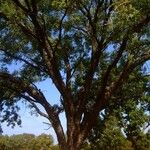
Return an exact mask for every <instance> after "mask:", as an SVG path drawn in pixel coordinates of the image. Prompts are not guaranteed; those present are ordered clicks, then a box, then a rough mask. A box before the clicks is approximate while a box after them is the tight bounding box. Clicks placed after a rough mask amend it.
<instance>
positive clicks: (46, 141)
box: [0, 134, 57, 150]
mask: <svg viewBox="0 0 150 150" xmlns="http://www.w3.org/2000/svg"><path fill="white" fill-rule="evenodd" d="M56 148H57V145H54V143H53V139H52V137H51V136H49V135H46V134H41V135H39V136H35V135H33V134H19V135H12V136H0V150H9V149H12V150H20V149H22V150H56Z"/></svg>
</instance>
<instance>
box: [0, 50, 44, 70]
mask: <svg viewBox="0 0 150 150" xmlns="http://www.w3.org/2000/svg"><path fill="white" fill-rule="evenodd" d="M0 51H3V52H4V53H5V54H6V55H7V56H9V57H11V58H13V59H16V60H18V61H22V62H24V63H25V64H27V65H29V66H31V67H32V68H34V69H37V70H41V71H45V69H44V70H43V68H41V67H39V65H38V66H36V65H34V64H33V63H32V62H29V61H27V60H26V59H23V58H21V57H19V56H14V55H12V54H11V53H10V52H8V51H7V50H4V49H1V48H0Z"/></svg>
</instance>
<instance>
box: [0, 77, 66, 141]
mask: <svg viewBox="0 0 150 150" xmlns="http://www.w3.org/2000/svg"><path fill="white" fill-rule="evenodd" d="M37 86H38V87H39V88H40V89H41V90H42V91H43V93H44V95H45V97H46V98H47V99H48V100H49V101H50V103H51V104H52V105H53V104H58V103H59V98H60V94H59V92H58V91H57V89H56V88H55V86H54V84H53V83H52V82H51V80H49V79H47V80H45V81H44V82H41V83H37ZM18 105H19V106H20V107H21V109H20V111H19V114H20V116H21V119H22V127H18V126H15V127H14V128H11V127H7V125H6V123H4V124H2V128H3V135H5V134H7V135H13V134H22V133H33V134H35V135H39V134H41V133H46V134H51V135H52V136H53V137H54V141H55V142H56V135H55V132H54V130H53V128H52V127H51V128H49V126H48V125H47V124H45V123H43V122H47V123H49V122H48V120H47V119H45V118H43V117H41V116H38V117H37V116H35V115H31V113H30V109H29V108H27V107H26V106H25V104H24V103H22V102H19V103H18ZM60 118H61V121H62V125H63V127H64V129H65V130H66V123H65V122H66V121H65V116H64V114H62V115H61V117H60ZM48 128H49V129H48ZM47 129H48V130H47Z"/></svg>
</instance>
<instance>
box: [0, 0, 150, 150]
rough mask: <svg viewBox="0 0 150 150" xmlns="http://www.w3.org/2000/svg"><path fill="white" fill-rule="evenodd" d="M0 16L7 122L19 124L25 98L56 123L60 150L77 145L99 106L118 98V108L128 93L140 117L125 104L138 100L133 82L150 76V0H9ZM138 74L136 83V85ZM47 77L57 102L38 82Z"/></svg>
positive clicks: (1, 94)
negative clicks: (64, 123)
mask: <svg viewBox="0 0 150 150" xmlns="http://www.w3.org/2000/svg"><path fill="white" fill-rule="evenodd" d="M0 21H1V23H0V110H1V111H2V115H1V121H2V122H4V121H7V122H8V125H12V126H14V125H15V124H16V123H17V124H18V125H20V123H21V120H20V117H19V116H18V114H17V110H18V109H19V108H18V106H17V102H18V101H19V100H24V101H27V102H28V103H30V105H31V106H32V107H33V108H34V109H35V110H36V111H37V113H39V114H40V115H41V116H43V117H46V118H47V119H48V120H49V121H50V122H51V124H52V127H53V128H54V130H55V132H56V135H57V138H58V142H59V145H60V148H61V149H62V150H78V149H80V148H81V145H82V143H83V142H84V140H85V139H86V138H87V137H88V135H89V133H90V131H91V129H92V128H93V126H94V124H95V123H96V120H97V118H98V116H99V113H100V112H102V111H104V110H107V108H108V106H110V104H111V103H112V101H113V100H114V101H113V103H114V106H116V107H119V106H120V105H122V104H124V102H125V101H126V99H127V98H128V95H130V94H129V92H132V93H133V95H132V96H133V98H131V99H133V100H134V101H133V102H132V103H131V104H128V105H127V108H124V110H123V112H124V113H125V114H126V115H127V117H128V118H130V116H134V117H135V118H136V113H135V112H134V113H135V115H133V114H132V115H130V114H128V111H126V110H128V109H133V108H132V106H133V107H134V106H138V105H134V103H136V100H137V99H138V98H139V97H140V98H141V95H140V91H138V90H136V87H140V85H141V86H142V79H143V77H145V76H148V74H147V72H145V71H144V68H143V65H144V64H145V63H146V62H147V61H148V60H150V38H149V35H150V34H149V33H150V28H149V27H150V26H149V25H150V1H149V0H139V1H136V0H80V1H79V0H69V1H68V0H59V1H57V0H51V1H49V0H5V1H2V2H1V4H0ZM12 66H13V67H14V66H16V69H11V68H12ZM134 76H136V77H137V78H136V80H137V81H138V80H139V82H138V86H137V84H136V82H135V84H132V86H133V87H131V85H130V82H131V81H132V80H134ZM138 77H139V78H138ZM141 77H142V78H141ZM46 79H51V80H52V82H53V83H54V85H55V86H56V88H57V89H58V91H59V93H60V95H61V96H60V103H59V105H58V104H57V103H56V104H55V105H52V104H51V98H49V99H47V98H46V97H45V95H44V92H43V90H42V89H40V88H39V87H38V85H37V84H36V83H38V82H42V81H44V80H46ZM140 81H141V82H140ZM48 84H49V83H48ZM148 86H149V78H148V77H147V78H146V87H148ZM139 89H140V88H139ZM134 91H136V92H137V96H138V98H137V97H136V93H134ZM138 94H139V95H138ZM142 96H143V93H142ZM144 97H145V98H146V99H147V98H148V97H149V91H148V90H147V89H146V90H145V92H144ZM130 102H131V101H130ZM39 105H41V106H42V107H43V108H44V110H45V111H43V109H41V107H38V106H39ZM125 105H126V104H125ZM129 106H130V107H129ZM146 107H148V109H149V108H150V107H149V106H148V105H147V104H146ZM137 109H138V108H137ZM110 110H111V109H110ZM61 112H65V116H66V121H67V137H66V135H65V133H64V130H63V127H62V124H61V121H60V118H59V116H60V113H61ZM110 113H112V112H111V111H110ZM138 114H139V115H141V114H142V113H141V112H138ZM136 123H137V122H136ZM136 123H133V124H136ZM131 124H132V123H131Z"/></svg>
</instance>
